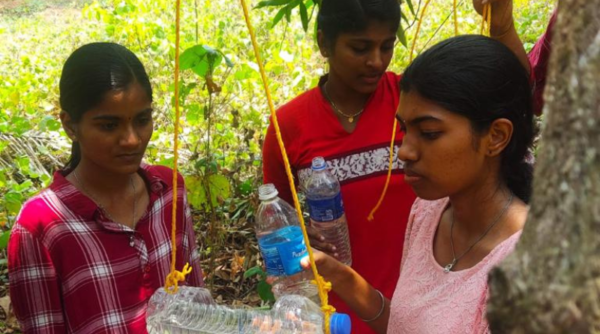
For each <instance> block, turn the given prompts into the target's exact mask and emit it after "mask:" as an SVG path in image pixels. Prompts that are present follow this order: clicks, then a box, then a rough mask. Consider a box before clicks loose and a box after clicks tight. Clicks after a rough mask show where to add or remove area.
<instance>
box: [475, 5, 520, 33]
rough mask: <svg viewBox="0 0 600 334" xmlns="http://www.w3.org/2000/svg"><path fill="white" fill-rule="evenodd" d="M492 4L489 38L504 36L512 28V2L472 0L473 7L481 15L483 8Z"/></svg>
mask: <svg viewBox="0 0 600 334" xmlns="http://www.w3.org/2000/svg"><path fill="white" fill-rule="evenodd" d="M488 3H491V4H492V20H491V36H492V37H494V36H502V35H505V34H506V32H508V31H509V30H510V29H513V28H514V21H513V14H512V12H513V0H473V7H474V8H475V10H476V11H477V13H479V15H482V13H483V6H484V5H486V4H488Z"/></svg>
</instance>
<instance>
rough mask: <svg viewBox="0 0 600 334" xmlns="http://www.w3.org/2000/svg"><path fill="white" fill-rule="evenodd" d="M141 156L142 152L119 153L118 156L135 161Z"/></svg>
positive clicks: (120, 158) (124, 159) (127, 160)
mask: <svg viewBox="0 0 600 334" xmlns="http://www.w3.org/2000/svg"><path fill="white" fill-rule="evenodd" d="M141 156H142V154H141V153H125V154H119V155H117V158H118V159H119V160H123V161H126V162H135V161H137V160H139V159H140V158H141Z"/></svg>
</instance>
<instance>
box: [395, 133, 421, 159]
mask: <svg viewBox="0 0 600 334" xmlns="http://www.w3.org/2000/svg"><path fill="white" fill-rule="evenodd" d="M398 159H400V160H401V161H404V162H410V161H413V162H414V161H417V160H418V159H419V154H418V150H417V147H416V146H415V145H414V144H413V143H411V139H410V138H409V136H408V135H404V138H402V145H400V148H399V149H398Z"/></svg>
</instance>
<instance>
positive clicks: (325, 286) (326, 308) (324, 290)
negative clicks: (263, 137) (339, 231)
mask: <svg viewBox="0 0 600 334" xmlns="http://www.w3.org/2000/svg"><path fill="white" fill-rule="evenodd" d="M240 1H241V4H242V9H243V10H244V18H245V20H246V25H247V27H248V32H249V33H250V38H251V40H252V47H253V49H254V55H255V57H256V62H257V63H258V67H259V70H260V75H261V78H262V82H263V88H264V90H265V93H266V95H267V101H268V103H269V109H270V111H271V118H272V122H273V126H274V128H275V134H276V135H277V142H278V143H279V148H280V150H281V154H282V156H283V163H284V165H285V172H286V174H287V177H288V181H289V184H290V190H291V191H292V197H293V199H294V207H295V208H296V213H297V215H298V220H300V227H301V228H302V235H303V236H304V240H305V242H306V248H307V250H308V257H309V260H310V267H311V269H312V272H313V274H314V277H315V281H314V282H313V283H315V284H316V285H317V287H318V291H319V297H320V298H321V309H322V311H323V313H324V314H325V319H324V327H325V328H324V329H325V333H326V334H330V326H329V325H330V324H329V319H330V317H331V314H332V313H333V312H335V308H333V307H332V306H331V305H329V298H328V295H327V294H328V292H329V291H331V283H330V282H326V281H325V280H324V279H323V277H322V276H320V275H319V272H318V270H317V266H316V264H315V258H314V254H313V251H312V248H311V247H310V241H309V239H308V233H307V232H306V226H305V223H304V217H303V216H302V209H301V207H300V202H299V201H298V194H297V193H296V186H295V184H294V176H293V175H292V169H291V167H290V162H289V160H288V156H287V153H286V150H285V145H284V143H283V139H282V137H281V130H280V128H279V122H278V121H277V114H276V112H275V106H274V105H273V100H272V98H271V92H270V90H269V84H268V80H267V76H266V74H265V69H264V66H263V63H262V60H261V57H260V51H259V47H258V43H257V42H256V36H255V34H254V29H253V28H252V23H251V22H250V15H249V13H248V6H247V5H246V1H245V0H240Z"/></svg>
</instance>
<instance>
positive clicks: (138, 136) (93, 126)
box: [63, 82, 153, 174]
mask: <svg viewBox="0 0 600 334" xmlns="http://www.w3.org/2000/svg"><path fill="white" fill-rule="evenodd" d="M63 117H64V118H63V123H65V122H66V123H67V124H69V117H68V115H67V116H63ZM152 126H153V124H152V108H151V102H150V99H149V98H148V96H147V95H146V93H145V92H144V90H143V88H142V86H140V84H138V83H137V82H134V83H133V84H131V85H130V86H129V87H127V89H125V90H120V91H109V92H108V93H107V94H106V95H105V97H104V99H103V100H102V102H101V103H100V104H99V105H98V106H97V107H96V108H94V109H91V110H89V111H87V112H85V113H84V114H83V116H82V118H81V120H80V121H79V122H78V123H76V124H70V125H67V128H68V129H67V133H68V134H69V136H71V139H72V140H74V141H76V142H78V143H79V147H80V149H81V162H82V163H86V164H92V165H95V166H96V167H100V169H103V170H106V171H109V172H112V173H115V174H131V173H134V172H136V171H137V169H138V168H139V166H140V163H141V161H142V157H143V156H144V152H145V150H146V146H147V145H148V141H149V140H150V137H152Z"/></svg>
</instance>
